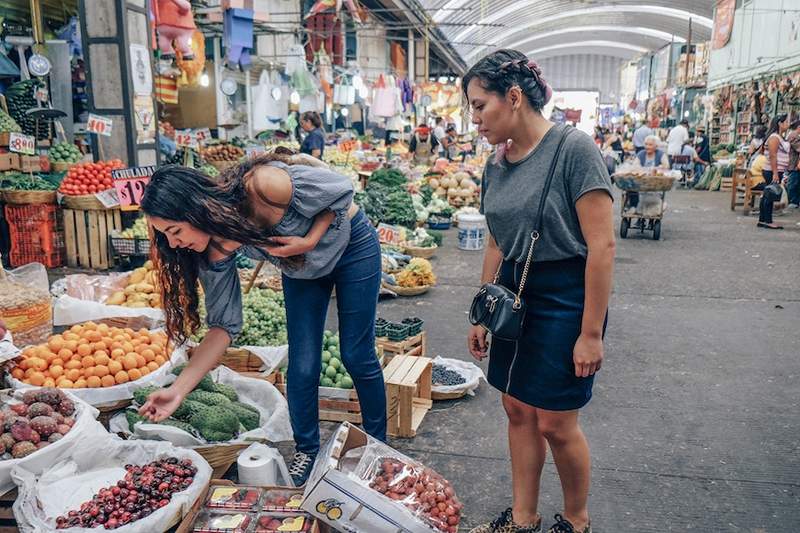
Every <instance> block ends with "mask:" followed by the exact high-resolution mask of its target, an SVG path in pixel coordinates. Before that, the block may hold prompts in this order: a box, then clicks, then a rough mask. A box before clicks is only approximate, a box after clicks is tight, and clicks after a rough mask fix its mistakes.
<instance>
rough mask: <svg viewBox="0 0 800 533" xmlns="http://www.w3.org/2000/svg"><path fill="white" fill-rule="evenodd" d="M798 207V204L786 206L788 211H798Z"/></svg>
mask: <svg viewBox="0 0 800 533" xmlns="http://www.w3.org/2000/svg"><path fill="white" fill-rule="evenodd" d="M798 207H800V206H798V205H797V204H789V205H787V206H786V208H787V209H797V208H798Z"/></svg>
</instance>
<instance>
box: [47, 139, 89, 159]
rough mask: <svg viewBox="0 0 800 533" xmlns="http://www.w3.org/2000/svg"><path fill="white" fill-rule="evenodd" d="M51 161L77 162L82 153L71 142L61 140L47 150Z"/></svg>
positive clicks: (81, 157)
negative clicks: (61, 141)
mask: <svg viewBox="0 0 800 533" xmlns="http://www.w3.org/2000/svg"><path fill="white" fill-rule="evenodd" d="M48 156H49V157H50V161H51V162H52V163H77V162H78V161H80V160H81V159H83V154H82V153H81V151H80V150H78V147H77V146H75V145H74V144H72V143H68V142H63V143H58V144H56V145H54V146H53V147H52V148H50V151H49V152H48Z"/></svg>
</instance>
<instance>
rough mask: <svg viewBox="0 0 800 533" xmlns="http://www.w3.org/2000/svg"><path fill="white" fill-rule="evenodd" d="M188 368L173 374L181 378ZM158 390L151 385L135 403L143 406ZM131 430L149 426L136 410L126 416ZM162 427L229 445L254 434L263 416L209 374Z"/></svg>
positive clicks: (137, 393) (138, 395)
mask: <svg viewBox="0 0 800 533" xmlns="http://www.w3.org/2000/svg"><path fill="white" fill-rule="evenodd" d="M184 368H186V365H185V364H183V365H180V366H177V367H175V368H174V369H173V370H172V373H173V374H175V375H176V376H179V375H180V373H181V372H183V369H184ZM158 389H159V387H156V386H153V385H150V386H147V387H142V388H141V389H138V390H137V391H136V392H134V394H133V400H134V402H135V403H136V404H137V405H139V406H141V405H144V403H145V402H146V401H147V397H148V396H149V395H150V394H152V393H153V392H155V391H157V390H158ZM125 417H126V419H127V421H128V428H129V429H130V431H131V432H133V429H134V425H135V424H136V423H137V422H146V423H150V422H149V420H147V419H146V418H144V417H143V416H141V415H139V413H138V411H137V410H136V409H131V410H128V411H126V412H125ZM159 424H162V425H166V426H172V427H176V428H178V429H181V430H183V431H186V432H187V433H189V434H191V435H194V436H201V437H203V438H204V439H205V440H207V441H209V442H227V441H230V440H233V439H235V438H236V437H237V436H238V435H239V433H240V432H242V431H251V430H253V429H256V428H257V427H259V426H260V425H261V414H260V413H259V412H258V409H256V408H255V407H253V406H252V405H249V404H246V403H243V402H240V401H239V395H238V394H236V391H235V390H234V388H233V387H231V386H230V385H227V384H225V383H215V382H214V380H213V379H212V377H211V375H210V374H206V375H205V376H203V379H201V380H200V383H198V384H197V386H196V387H195V388H194V390H193V391H192V392H190V393H189V394H187V395H186V398H185V399H184V400H183V402H181V404H180V405H179V406H178V408H177V409H176V410H175V412H174V413H172V416H171V417H170V418H167V419H166V420H162V421H161V422H159Z"/></svg>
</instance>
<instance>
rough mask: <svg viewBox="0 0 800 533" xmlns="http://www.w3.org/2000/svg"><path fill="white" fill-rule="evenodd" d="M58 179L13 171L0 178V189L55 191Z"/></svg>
mask: <svg viewBox="0 0 800 533" xmlns="http://www.w3.org/2000/svg"><path fill="white" fill-rule="evenodd" d="M58 185H59V180H49V179H45V178H43V177H41V176H38V175H36V174H22V173H13V174H6V175H5V176H3V177H2V178H0V189H12V190H15V191H55V190H56V189H58Z"/></svg>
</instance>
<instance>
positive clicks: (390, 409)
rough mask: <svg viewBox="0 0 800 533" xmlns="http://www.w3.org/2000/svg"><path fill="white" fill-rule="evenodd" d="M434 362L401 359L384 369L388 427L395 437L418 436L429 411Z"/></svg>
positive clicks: (395, 358)
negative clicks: (418, 431)
mask: <svg viewBox="0 0 800 533" xmlns="http://www.w3.org/2000/svg"><path fill="white" fill-rule="evenodd" d="M431 363H432V359H430V358H428V357H415V356H409V355H398V356H395V357H393V358H392V360H391V361H390V362H389V364H388V365H386V368H384V369H383V379H384V381H385V382H386V424H387V428H386V431H387V433H388V434H389V435H390V436H392V437H403V438H411V437H415V436H416V435H417V429H419V426H420V424H421V423H422V419H423V418H425V415H426V414H428V411H430V409H431V407H432V405H433V402H432V401H431V385H432V384H431V377H432V364H431Z"/></svg>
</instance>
